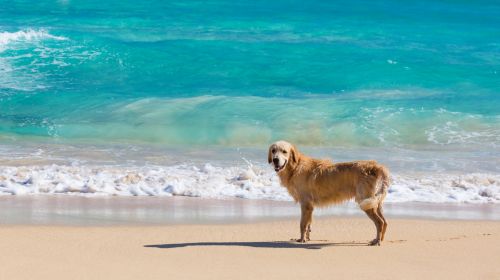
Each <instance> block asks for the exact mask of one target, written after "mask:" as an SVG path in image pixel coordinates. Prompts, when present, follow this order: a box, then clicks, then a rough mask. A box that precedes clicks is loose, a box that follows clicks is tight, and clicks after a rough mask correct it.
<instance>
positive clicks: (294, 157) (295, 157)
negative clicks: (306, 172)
mask: <svg viewBox="0 0 500 280" xmlns="http://www.w3.org/2000/svg"><path fill="white" fill-rule="evenodd" d="M290 161H291V162H292V163H294V164H296V163H297V162H298V161H299V151H298V150H297V147H295V145H292V147H291V148H290Z"/></svg>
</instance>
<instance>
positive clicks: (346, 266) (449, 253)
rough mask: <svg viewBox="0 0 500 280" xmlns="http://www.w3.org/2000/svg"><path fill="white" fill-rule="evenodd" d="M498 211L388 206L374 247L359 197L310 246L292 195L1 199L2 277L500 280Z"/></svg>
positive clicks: (321, 218) (327, 219)
mask: <svg viewBox="0 0 500 280" xmlns="http://www.w3.org/2000/svg"><path fill="white" fill-rule="evenodd" d="M405 208H406V209H405ZM498 209H499V208H498V206H497V205H491V204H483V205H453V204H448V205H436V204H432V203H430V204H418V203H417V204H415V203H408V204H407V205H405V204H404V203H396V204H388V205H387V207H386V211H385V212H386V215H387V217H388V221H389V228H388V231H387V237H386V240H385V241H384V242H383V243H382V245H381V246H380V247H378V246H376V247H371V246H367V242H368V241H369V240H371V239H372V238H373V237H374V234H375V228H374V226H373V223H372V222H371V221H370V220H369V219H368V218H367V217H365V216H364V214H363V213H362V212H361V211H360V210H359V209H357V208H356V207H353V206H352V205H349V204H345V205H339V206H336V207H331V208H330V209H323V210H319V211H318V212H317V215H316V218H315V219H314V221H313V231H312V233H311V239H312V240H311V241H310V242H308V243H305V244H299V243H296V242H294V241H291V240H290V239H291V238H297V237H298V228H299V227H298V219H299V211H298V206H297V205H296V204H294V203H292V202H279V201H265V200H245V199H236V200H234V199H233V200H207V199H201V198H184V197H173V198H155V197H145V198H141V197H136V198H120V197H114V198H85V197H78V196H73V197H71V196H65V195H59V196H38V197H37V196H26V197H15V196H11V197H0V210H1V213H2V214H1V216H0V217H1V220H2V225H1V226H0V236H1V238H0V250H1V252H2V254H1V256H0V262H1V263H2V270H0V279H33V278H38V279H54V280H57V279H138V278H139V279H165V278H170V277H176V278H178V279H255V278H258V277H263V278H265V279H299V278H303V277H312V278H313V279H331V278H342V279H345V278H348V279H422V278H426V279H447V278H453V279H498V276H499V275H500V269H499V267H498V265H497V264H498V248H499V245H500V216H499V214H498V213H499V211H498ZM8 217H10V219H9V218H8Z"/></svg>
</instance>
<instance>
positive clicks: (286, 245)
mask: <svg viewBox="0 0 500 280" xmlns="http://www.w3.org/2000/svg"><path fill="white" fill-rule="evenodd" d="M367 245H368V244H367V243H359V242H339V243H314V241H313V242H311V243H298V242H294V241H270V242H265V241H263V242H191V243H170V244H153V245H144V247H147V248H159V249H174V248H182V247H198V246H199V247H204V246H237V247H253V248H276V249H313V250H319V249H322V248H324V247H333V246H367Z"/></svg>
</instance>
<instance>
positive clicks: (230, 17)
mask: <svg viewBox="0 0 500 280" xmlns="http://www.w3.org/2000/svg"><path fill="white" fill-rule="evenodd" d="M499 108H500V2H498V1H443V0H438V1H436V0H432V1H430V0H424V1H388V0H385V1H360V0H356V1H281V0H278V1H228V0H219V1H137V0H119V1H118V0H104V1H94V0H80V1H77V0H59V1H48V0H40V1H15V0H14V1H7V0H0V141H7V140H8V141H20V140H29V141H49V142H51V141H54V142H58V143H59V142H64V143H89V142H90V143H102V142H105V143H141V144H145V145H149V144H155V145H174V146H175V145H182V146H193V145H202V146H204V145H216V146H224V147H225V146H227V147H240V146H257V147H261V146H262V147H265V146H267V145H268V144H269V143H270V142H271V141H273V140H277V139H282V138H283V139H287V140H289V141H292V142H294V143H297V144H299V145H304V146H326V147H349V148H356V147H372V148H378V147H384V148H387V147H399V148H404V149H416V150H418V149H428V148H432V149H441V148H446V149H462V150H463V149H468V148H471V147H472V148H473V149H475V150H480V151H493V152H494V153H497V154H498V153H499V146H500V109H499ZM33 139H34V140H33Z"/></svg>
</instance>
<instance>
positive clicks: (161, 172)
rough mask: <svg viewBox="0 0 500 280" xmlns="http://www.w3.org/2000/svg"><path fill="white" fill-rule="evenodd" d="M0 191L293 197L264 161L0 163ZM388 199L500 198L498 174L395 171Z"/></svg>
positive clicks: (475, 200)
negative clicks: (241, 163)
mask: <svg viewBox="0 0 500 280" xmlns="http://www.w3.org/2000/svg"><path fill="white" fill-rule="evenodd" d="M0 170H1V173H0V195H30V194H70V195H82V196H103V195H112V196H174V195H178V196H191V197H204V198H217V199H224V198H246V199H268V200H284V201H287V200H291V197H290V196H289V195H288V194H287V192H286V190H285V189H284V188H283V187H281V186H280V184H279V181H278V178H277V176H276V175H275V174H274V172H273V171H272V170H270V168H269V167H268V166H256V165H248V166H239V167H220V166H214V165H212V164H209V163H207V164H205V165H203V166H194V165H186V164H183V165H173V166H144V167H121V166H71V165H46V166H19V167H13V166H8V167H1V168H0ZM392 181H393V182H392V184H391V187H390V189H389V194H388V196H387V201H389V202H407V201H418V202H434V203H443V202H452V203H453V202H465V203H500V175H496V174H484V173H472V174H464V175H459V174H424V173H422V174H413V175H409V174H394V175H393V178H392Z"/></svg>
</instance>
